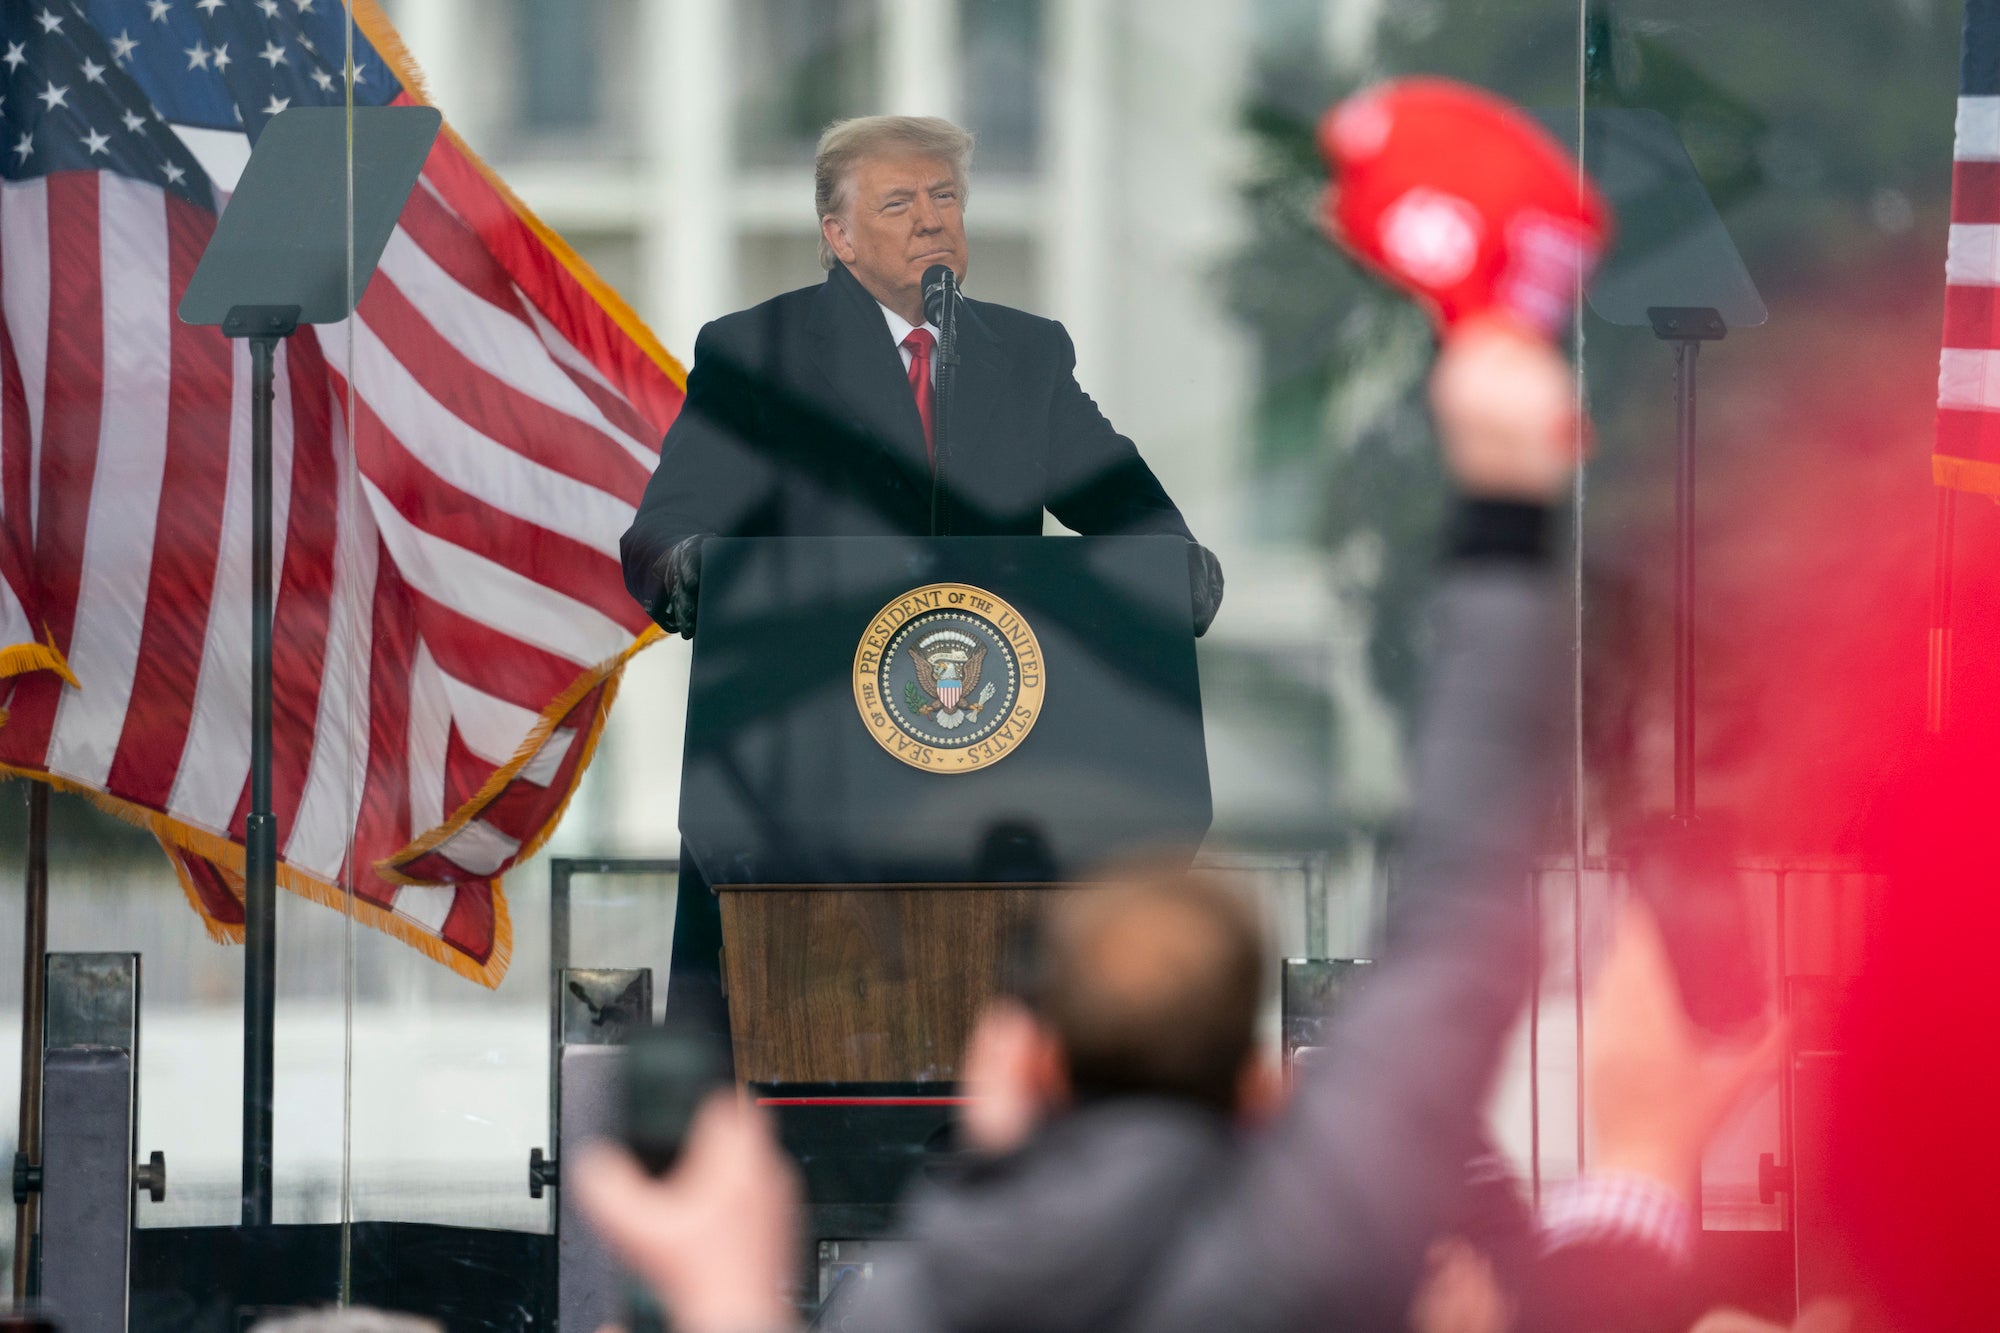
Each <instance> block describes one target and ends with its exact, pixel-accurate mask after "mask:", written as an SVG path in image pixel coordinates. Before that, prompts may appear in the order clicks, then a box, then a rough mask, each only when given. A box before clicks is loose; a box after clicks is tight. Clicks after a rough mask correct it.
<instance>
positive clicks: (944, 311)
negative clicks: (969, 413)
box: [924, 265, 958, 537]
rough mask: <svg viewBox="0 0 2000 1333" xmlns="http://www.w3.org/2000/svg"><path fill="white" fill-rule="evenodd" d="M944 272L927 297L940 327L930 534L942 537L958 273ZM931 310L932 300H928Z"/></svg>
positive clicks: (955, 371) (933, 414)
mask: <svg viewBox="0 0 2000 1333" xmlns="http://www.w3.org/2000/svg"><path fill="white" fill-rule="evenodd" d="M939 267H940V268H943V269H944V271H943V272H942V273H941V274H939V276H938V280H937V283H936V285H935V286H928V287H927V289H926V291H925V293H924V294H925V296H926V297H929V296H930V294H931V293H932V292H935V293H937V296H938V310H937V314H936V317H935V318H936V323H937V326H938V345H937V369H936V378H935V380H934V381H933V383H932V386H931V433H932V444H933V451H932V452H933V457H932V459H931V536H933V537H940V536H943V535H944V534H943V533H941V532H939V531H938V490H939V484H940V483H941V482H942V480H943V479H944V465H945V459H946V458H947V457H949V455H950V450H949V448H948V443H947V442H948V441H949V440H950V439H951V430H950V424H949V423H950V421H951V399H952V389H953V387H954V385H955V384H956V382H957V380H958V274H956V273H954V272H953V271H952V270H951V269H950V268H949V267H948V266H945V265H939ZM924 304H925V306H926V307H927V308H926V312H925V313H927V314H928V313H929V310H928V306H929V304H930V302H929V301H928V300H926V301H925V303H924Z"/></svg>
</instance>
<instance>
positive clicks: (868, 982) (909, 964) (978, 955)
mask: <svg viewBox="0 0 2000 1333" xmlns="http://www.w3.org/2000/svg"><path fill="white" fill-rule="evenodd" d="M1063 887H1066V886H1063V885H1050V884H962V885H961V884H941V885H921V884H920V885H909V884H825V885H801V884H784V885H728V886H717V892H718V893H719V894H720V895H721V899H722V938H723V963H724V974H725V981H726V984H727V985H728V987H729V1015H730V1017H729V1026H730V1038H731V1041H732V1043H733V1045H734V1047H735V1052H736V1077H737V1078H738V1079H740V1080H742V1081H743V1082H746V1083H930V1082H950V1081H951V1080H953V1079H955V1078H956V1077H957V1076H958V1059H959V1054H960V1052H961V1051H963V1050H964V1048H965V1041H966V1037H967V1036H968V1035H969V1034H970V1033H971V1031H972V1023H973V1020H974V1019H975V1018H976V1017H977V1016H978V1014H979V1010H980V1008H981V1006H983V1005H984V1004H985V1003H986V1002H987V1000H989V999H991V998H992V996H993V995H994V994H995V993H996V992H997V991H998V990H999V989H1000V988H1001V986H1002V984H1003V983H1006V982H1009V981H1011V980H1012V977H1011V976H1010V975H1009V971H1008V970H1009V968H1010V966H1011V960H1010V957H1009V955H1010V953H1011V949H1010V946H1011V944H1012V942H1013V940H1014V938H1015V935H1016V933H1017V932H1018V931H1019V930H1020V929H1021V928H1022V927H1023V926H1025V925H1026V923H1027V922H1028V920H1029V918H1030V917H1031V915H1032V914H1033V912H1034V911H1035V906H1036V902H1037V899H1038V898H1039V897H1040V896H1041V895H1043V894H1046V893H1048V892H1050V891H1051V890H1059V889H1061V888H1063Z"/></svg>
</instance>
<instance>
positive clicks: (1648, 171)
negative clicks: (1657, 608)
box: [1570, 107, 1770, 823]
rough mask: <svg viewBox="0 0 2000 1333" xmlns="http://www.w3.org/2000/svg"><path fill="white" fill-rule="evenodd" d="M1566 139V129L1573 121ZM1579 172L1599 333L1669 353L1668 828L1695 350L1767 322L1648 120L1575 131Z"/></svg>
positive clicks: (1690, 505) (1658, 129) (1713, 221)
mask: <svg viewBox="0 0 2000 1333" xmlns="http://www.w3.org/2000/svg"><path fill="white" fill-rule="evenodd" d="M1570 127H1571V128H1574V120H1572V121H1571V126H1570ZM1582 137H1583V163H1584V168H1585V169H1586V170H1587V171H1589V173H1590V175H1591V177H1592V178H1593V179H1594V180H1595V181H1596V182H1597V184H1598V187H1599V188H1600V189H1602V190H1603V191H1604V193H1605V196H1606V197H1607V198H1608V199H1609V200H1610V201H1611V205H1612V207H1613V208H1614V209H1616V210H1617V214H1618V227H1619V234H1618V240H1617V244H1616V245H1615V246H1614V247H1613V249H1612V251H1611V253H1610V255H1609V256H1607V257H1606V259H1605V262H1604V267H1603V269H1602V270H1601V271H1600V272H1599V274H1598V276H1597V280H1596V281H1595V282H1594V283H1592V284H1591V287H1590V290H1589V292H1588V293H1587V299H1588V301H1589V303H1590V308H1591V310H1592V311H1593V312H1595V313H1596V315H1597V317H1598V318H1599V319H1602V320H1604V321H1605V322H1606V323H1608V324H1618V325H1623V326H1626V327H1630V328H1650V329H1651V330H1652V331H1653V336H1654V337H1656V338H1658V339H1660V340H1661V341H1662V342H1666V343H1670V344H1671V345H1672V346H1673V349H1674V421H1675V431H1674V445H1675V468H1674V818H1675V819H1676V820H1678V821H1680V822H1681V823H1688V822H1691V821H1692V820H1693V819H1694V815H1695V789H1694V787H1695V784H1694V777H1695V772H1694V732H1695V707H1694V574H1695V564H1694V471H1695V404H1696V393H1695V366H1696V363H1697V361H1698V360H1699V357H1700V355H1701V345H1702V344H1703V343H1705V342H1719V341H1721V340H1722V338H1723V337H1724V336H1726V335H1727V333H1728V332H1729V330H1730V329H1741V328H1749V327H1752V326H1754V325H1758V324H1762V323H1763V322H1764V321H1765V320H1766V319H1768V318H1769V317H1770V312H1769V311H1768V310H1766V309H1765V307H1764V301H1763V298H1762V297H1760V296H1758V294H1757V288H1756V285H1755V284H1754V283H1752V282H1751V280H1750V273H1749V271H1748V270H1747V269H1745V268H1744V266H1743V257H1742V256H1741V255H1740V254H1738V253H1737V251H1736V246H1735V243H1734V242H1732V241H1731V240H1730V239H1729V232H1728V230H1727V229H1726V228H1725V227H1724V226H1723V225H1722V218H1721V216H1720V215H1718V214H1717V213H1716V211H1715V204H1714V202H1713V201H1712V200H1711V199H1710V198H1709V196H1708V191H1707V190H1706V189H1705V188H1703V186H1702V183H1701V177H1700V176H1698V175H1697V174H1696V173H1695V169H1694V163H1693V162H1691V161H1690V160H1689V159H1688V155H1687V149H1686V148H1685V147H1683V146H1682V144H1681V140H1680V136H1679V135H1678V134H1676V133H1675V132H1674V127H1673V125H1672V124H1671V123H1669V122H1668V120H1667V118H1666V117H1665V116H1663V115H1661V114H1660V113H1659V112H1657V111H1647V110H1638V109H1632V108H1614V107H1605V108H1598V109H1593V110H1591V111H1588V112H1586V113H1585V115H1584V120H1583V136H1582Z"/></svg>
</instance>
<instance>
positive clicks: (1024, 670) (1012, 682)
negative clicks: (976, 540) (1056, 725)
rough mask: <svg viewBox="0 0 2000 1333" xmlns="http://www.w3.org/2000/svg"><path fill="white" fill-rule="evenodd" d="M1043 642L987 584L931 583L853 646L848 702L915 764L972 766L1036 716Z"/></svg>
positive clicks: (1023, 732)
mask: <svg viewBox="0 0 2000 1333" xmlns="http://www.w3.org/2000/svg"><path fill="white" fill-rule="evenodd" d="M1045 688H1046V687H1045V683H1044V679H1043V672H1042V647H1041V644H1039V643H1037V642H1036V640H1035V632H1034V631H1033V630H1032V629H1030V628H1029V627H1028V622H1027V621H1026V620H1023V619H1022V618H1021V613H1020V612H1018V611H1016V610H1015V609H1014V608H1013V607H1011V606H1009V605H1008V604H1007V603H1005V602H1003V601H1001V600H1000V599H999V598H998V597H995V596H994V595H993V594H992V593H990V592H987V591H986V590H985V589H983V588H975V587H972V586H971V585H970V584H965V583H932V584H928V585H926V586H925V587H922V588H915V589H912V590H911V591H909V592H906V593H904V594H903V595H902V596H901V597H898V598H897V599H896V600H895V601H893V602H891V603H889V604H888V605H887V606H885V607H883V608H882V609H881V610H880V611H878V612H876V614H875V617H874V618H873V619H872V620H870V621H869V622H868V628H867V629H866V630H865V631H863V633H862V635H861V644H860V646H859V647H858V648H856V649H855V650H854V706H855V708H856V709H857V710H859V712H860V714H861V721H862V723H863V724H864V725H866V726H867V728H868V734H869V735H871V736H873V737H874V738H875V742H876V744H878V745H880V746H881V747H882V748H883V749H885V750H887V751H888V752H889V753H890V754H892V755H894V756H896V758H898V759H900V760H902V761H903V762H904V763H906V764H908V765H910V766H911V767H912V768H921V769H925V770H927V771H929V772H932V773H970V772H972V771H973V770H974V769H978V768H984V767H986V765H988V764H991V763H994V762H996V761H997V760H1000V759H1004V758H1006V757H1007V756H1008V755H1010V754H1012V753H1013V752H1014V748H1015V747H1016V746H1018V745H1019V744H1020V743H1021V742H1022V740H1024V739H1025V738H1026V737H1027V735H1028V733H1029V732H1030V731H1032V730H1033V729H1034V726H1035V722H1036V720H1037V719H1038V718H1040V717H1041V715H1042V692H1043V690H1044V689H1045Z"/></svg>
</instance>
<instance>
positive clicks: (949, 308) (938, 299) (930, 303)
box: [924, 264, 958, 329]
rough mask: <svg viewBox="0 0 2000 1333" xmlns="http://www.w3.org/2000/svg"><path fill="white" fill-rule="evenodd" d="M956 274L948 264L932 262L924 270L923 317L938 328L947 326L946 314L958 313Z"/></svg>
mask: <svg viewBox="0 0 2000 1333" xmlns="http://www.w3.org/2000/svg"><path fill="white" fill-rule="evenodd" d="M957 306H958V274H956V273H954V272H953V271H952V268H951V265H949V264H932V265H931V266H930V267H929V268H927V269H925V270H924V318H925V319H927V320H929V321H930V322H931V323H933V324H935V325H937V326H938V327H939V328H940V329H942V328H945V327H947V326H946V324H945V319H946V317H947V314H952V315H955V314H957V313H958V310H957Z"/></svg>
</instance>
